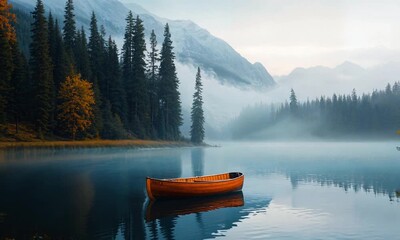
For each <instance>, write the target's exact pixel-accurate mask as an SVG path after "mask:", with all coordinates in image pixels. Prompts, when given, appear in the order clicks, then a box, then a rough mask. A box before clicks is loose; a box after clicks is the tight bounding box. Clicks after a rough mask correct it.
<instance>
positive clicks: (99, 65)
mask: <svg viewBox="0 0 400 240" xmlns="http://www.w3.org/2000/svg"><path fill="white" fill-rule="evenodd" d="M88 53H89V61H90V70H91V73H92V74H91V77H92V79H91V83H92V84H93V89H94V94H95V102H96V105H95V107H94V119H95V120H94V124H93V127H94V130H95V131H94V132H93V133H94V134H95V135H96V136H99V134H100V133H101V132H102V130H103V117H102V112H101V104H102V102H101V86H100V82H101V83H102V82H103V80H104V75H103V56H104V54H103V53H104V46H103V45H102V39H101V36H100V33H99V30H98V26H97V19H96V15H95V14H94V12H93V13H92V17H91V21H90V37H89V44H88Z"/></svg>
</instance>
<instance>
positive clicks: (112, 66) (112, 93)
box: [106, 37, 126, 123]
mask: <svg viewBox="0 0 400 240" xmlns="http://www.w3.org/2000/svg"><path fill="white" fill-rule="evenodd" d="M106 59H107V60H106V62H107V65H106V67H107V68H106V82H107V83H108V85H109V88H108V93H107V95H108V96H109V99H108V100H109V102H110V104H111V106H110V109H111V112H112V113H113V115H115V114H116V115H118V117H119V118H120V120H121V121H122V122H123V123H126V95H125V91H124V88H123V85H122V79H121V69H120V65H119V59H118V47H117V44H116V43H115V41H114V40H112V39H111V37H110V38H109V39H108V44H107V56H106Z"/></svg>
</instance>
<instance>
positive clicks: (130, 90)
mask: <svg viewBox="0 0 400 240" xmlns="http://www.w3.org/2000/svg"><path fill="white" fill-rule="evenodd" d="M134 27H135V23H134V19H133V14H132V12H131V11H130V12H129V14H128V16H127V18H126V28H125V36H124V45H123V47H122V79H123V83H124V86H125V90H126V94H127V98H126V101H127V108H128V109H127V121H128V123H129V126H131V123H132V122H133V121H134V118H135V117H134V113H133V106H134V103H133V94H134V84H133V76H134V71H133V61H132V58H133V32H134Z"/></svg>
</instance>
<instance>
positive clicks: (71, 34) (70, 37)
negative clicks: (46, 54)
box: [63, 0, 76, 60]
mask: <svg viewBox="0 0 400 240" xmlns="http://www.w3.org/2000/svg"><path fill="white" fill-rule="evenodd" d="M63 37H64V43H65V49H66V52H67V54H68V57H69V58H70V59H71V60H72V59H74V56H73V55H74V54H73V53H74V52H73V49H74V47H75V40H76V23H75V14H74V3H73V0H67V3H66V5H65V14H64V27H63Z"/></svg>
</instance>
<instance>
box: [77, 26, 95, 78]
mask: <svg viewBox="0 0 400 240" xmlns="http://www.w3.org/2000/svg"><path fill="white" fill-rule="evenodd" d="M75 56H76V57H75V67H76V69H77V71H78V72H79V73H80V74H81V76H82V78H83V79H86V80H89V79H91V70H90V61H89V53H88V43H87V39H86V33H85V30H84V29H83V27H82V29H81V31H78V32H77V34H76V44H75Z"/></svg>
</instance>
